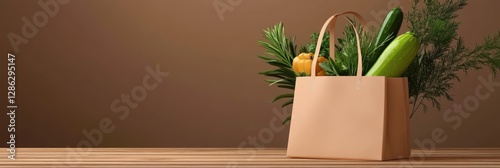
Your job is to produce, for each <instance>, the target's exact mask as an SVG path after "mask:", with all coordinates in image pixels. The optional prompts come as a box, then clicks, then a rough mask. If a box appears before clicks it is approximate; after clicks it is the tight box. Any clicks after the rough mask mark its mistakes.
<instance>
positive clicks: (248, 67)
mask: <svg viewBox="0 0 500 168" xmlns="http://www.w3.org/2000/svg"><path fill="white" fill-rule="evenodd" d="M219 1H220V2H223V3H224V4H228V2H227V1H225V0H219ZM37 2H38V1H35V0H31V1H14V0H2V1H1V2H0V6H1V7H2V10H0V11H1V15H0V21H1V23H0V25H1V26H0V35H2V36H3V38H1V40H0V46H1V49H0V50H1V52H0V54H1V55H7V52H14V49H13V47H12V46H11V45H10V43H9V40H8V38H7V37H6V35H7V34H8V33H9V32H12V33H15V34H18V35H22V26H23V22H22V18H23V17H25V16H26V17H27V18H28V19H29V20H32V16H33V15H34V14H35V13H36V12H38V11H41V10H42V8H41V7H40V6H39V5H38V4H37ZM43 2H45V1H43ZM213 2H215V1H214V0H147V1H139V0H120V1H118V0H108V1H100V0H87V1H70V2H69V3H67V4H65V5H60V6H59V7H60V10H59V12H58V13H57V14H56V15H55V16H54V17H50V18H49V20H48V23H47V24H46V25H45V26H43V27H41V28H38V33H37V34H36V35H35V36H34V37H33V38H28V39H27V40H28V43H26V44H21V45H19V52H17V53H16V56H17V57H16V58H17V59H16V61H17V97H18V98H17V101H18V105H19V109H18V112H17V115H16V119H17V123H16V131H17V134H16V138H17V139H16V140H17V146H18V147H65V146H77V144H78V143H82V142H83V141H85V140H89V138H88V137H86V136H85V135H84V134H83V133H82V131H84V132H85V131H90V132H92V131H94V132H93V133H95V131H96V130H95V129H98V128H99V122H100V121H109V120H110V121H112V124H113V127H114V130H112V131H110V132H109V133H104V134H103V136H102V139H101V140H102V141H96V142H95V144H93V146H94V147H95V146H99V147H237V146H238V145H240V144H242V142H243V144H242V145H246V146H247V147H251V146H252V145H248V144H245V142H248V143H250V141H249V139H248V138H250V139H253V137H257V140H256V141H257V142H258V143H259V144H260V145H264V146H266V147H284V146H286V142H287V135H288V126H287V127H285V128H282V127H278V128H275V126H274V125H273V126H270V122H271V123H273V124H278V122H279V121H278V120H280V119H277V120H276V118H277V115H275V114H273V109H276V110H278V111H281V112H283V110H281V109H280V108H279V104H272V103H270V100H271V99H272V98H273V96H275V95H277V94H278V93H282V92H283V91H282V90H280V89H277V88H274V87H267V85H266V83H265V82H263V79H265V78H264V77H263V76H260V75H258V74H257V72H259V71H263V70H266V69H269V68H270V67H269V66H267V65H265V64H264V63H263V61H262V60H260V59H258V58H257V57H256V55H257V54H263V53H264V50H263V49H262V48H261V47H259V46H258V45H257V43H256V41H257V40H262V39H263V38H262V36H261V30H262V29H264V28H266V27H269V26H272V25H274V24H275V23H277V22H279V21H283V22H284V23H285V27H286V33H287V34H288V35H294V36H297V42H298V44H304V43H306V42H308V41H309V39H308V36H309V34H310V33H311V32H314V31H318V30H319V28H320V26H321V25H322V23H323V21H324V20H325V19H326V18H327V17H328V16H330V15H331V14H333V13H335V12H340V11H345V10H355V11H358V12H360V13H361V14H362V15H363V16H365V17H366V19H368V20H373V21H375V22H372V23H371V24H377V22H376V20H377V17H381V18H383V17H384V15H385V12H384V11H383V10H387V9H390V7H391V6H392V5H393V3H401V5H402V7H403V10H406V9H409V6H408V5H409V1H407V0H400V1H398V0H378V1H365V0H352V1H347V0H342V1H341V0H335V1H334V0H332V1H327V0H318V1H305V0H301V1H285V0H273V1H265V0H243V1H241V3H240V4H237V3H236V4H235V6H234V7H231V9H232V10H230V11H227V12H225V13H224V14H223V19H222V20H221V18H219V17H218V15H217V13H216V10H215V9H214V6H213ZM234 2H238V1H234ZM388 6H389V7H388ZM498 6H500V1H496V0H474V1H471V2H470V5H469V6H468V7H467V8H466V9H465V10H463V11H462V12H461V14H460V17H459V20H460V21H461V22H462V26H461V29H460V34H461V35H462V36H463V37H464V38H465V40H466V41H467V45H468V46H471V47H472V46H473V45H474V44H476V43H478V42H480V41H481V39H482V37H484V36H486V35H488V34H493V33H495V32H496V31H498V29H499V28H500V22H496V21H494V20H492V18H498V16H500V15H499V13H498ZM378 12H381V14H382V15H380V16H377V15H376V13H378ZM374 13H375V15H374ZM488 18H490V20H488ZM1 58H2V59H0V63H1V65H2V66H5V64H6V59H5V57H4V56H2V57H1ZM157 65H158V66H160V70H161V71H165V72H168V73H169V76H168V77H165V78H163V82H162V83H160V84H159V85H158V86H157V87H156V88H155V89H153V90H151V91H147V95H146V98H145V99H144V100H143V101H140V102H138V103H137V107H136V108H131V107H127V106H126V105H125V104H124V103H119V104H118V106H119V107H122V108H128V109H129V110H130V113H129V115H128V116H126V117H124V118H123V120H121V119H120V116H122V114H123V113H122V112H118V113H115V112H113V111H112V109H111V105H112V103H113V102H114V101H115V100H117V99H118V100H117V101H118V102H119V99H120V97H121V95H122V94H130V93H131V91H133V90H135V89H137V88H139V87H140V86H142V81H143V78H144V77H145V76H147V75H148V74H149V73H148V71H146V69H145V68H146V67H147V66H150V67H152V68H153V69H154V68H155V66H157ZM2 69H3V68H2ZM488 74H490V72H489V71H486V70H485V71H480V72H473V73H470V74H469V75H468V76H467V77H464V78H463V79H464V80H463V82H462V83H458V84H456V86H455V89H454V91H453V95H455V98H456V101H455V102H447V101H443V102H442V103H443V110H442V111H441V112H439V111H436V110H431V111H429V112H428V113H423V112H419V113H418V114H417V115H416V116H415V117H414V118H413V119H412V120H411V122H412V124H411V126H412V128H411V131H412V138H413V139H414V140H417V141H418V142H420V141H423V142H428V143H429V142H431V141H430V140H429V138H431V137H432V131H433V130H435V129H439V128H441V129H443V130H444V131H445V132H446V135H447V140H446V141H445V142H442V143H437V142H434V141H432V143H436V145H437V146H439V147H468V146H475V147H500V143H499V142H500V134H499V133H500V127H499V125H498V119H499V118H500V111H499V110H500V107H499V106H498V101H499V100H500V94H499V91H498V90H500V87H496V88H494V89H496V91H494V92H492V93H491V96H490V97H489V98H488V99H486V100H481V101H480V104H479V107H478V108H477V110H476V111H474V112H471V115H470V117H468V118H464V119H463V120H462V121H463V122H462V123H461V125H460V126H459V127H458V129H456V130H454V129H452V128H451V126H452V125H453V124H455V122H450V123H447V122H445V121H443V112H444V111H445V110H447V109H449V108H451V107H452V106H453V104H454V103H457V104H463V102H464V100H465V99H466V98H467V97H469V96H471V95H474V93H475V88H476V87H477V86H478V85H480V84H481V83H480V82H479V80H478V79H477V78H478V77H480V76H482V77H485V78H486V77H487V76H488ZM0 76H1V78H2V80H3V79H6V78H7V77H6V70H5V69H3V70H2V73H1V75H0ZM494 81H500V78H495V79H494ZM150 82H151V83H153V82H154V79H151V80H150ZM6 87H7V85H6V82H1V83H0V88H6ZM134 88H135V89H134ZM1 93H2V94H1V95H6V94H5V93H6V91H5V89H2V90H1ZM1 102H2V107H1V108H4V107H5V106H6V103H5V102H7V101H6V97H5V96H1ZM286 111H287V112H290V111H291V110H290V109H287V110H286ZM3 116H4V117H5V115H3ZM4 117H2V119H1V123H0V126H1V127H7V123H6V122H7V120H6V119H5V118H4ZM107 119H109V120H107ZM271 128H273V129H271ZM1 130H3V131H1V132H0V133H1V134H0V141H1V142H6V141H7V139H6V138H7V137H6V135H7V132H6V130H5V129H4V128H2V129H1ZM270 130H275V131H276V132H272V133H271V134H266V133H270ZM94 135H96V134H94ZM259 135H261V136H263V137H260V138H261V140H259V138H258V137H259ZM94 138H99V137H98V136H94ZM262 140H264V141H262ZM413 142H415V141H413ZM2 144H3V146H5V143H2ZM414 145H417V144H414Z"/></svg>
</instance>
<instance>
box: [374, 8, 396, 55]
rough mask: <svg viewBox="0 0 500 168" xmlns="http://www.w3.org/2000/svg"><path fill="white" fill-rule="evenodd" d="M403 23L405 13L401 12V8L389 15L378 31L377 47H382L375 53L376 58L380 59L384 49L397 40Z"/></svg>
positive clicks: (390, 12) (393, 10)
mask: <svg viewBox="0 0 500 168" xmlns="http://www.w3.org/2000/svg"><path fill="white" fill-rule="evenodd" d="M402 23H403V12H402V11H401V8H399V7H396V8H394V9H392V10H391V11H389V13H387V16H385V19H384V22H383V23H382V25H381V26H380V29H379V30H378V33H377V37H375V46H380V47H378V48H376V49H375V51H374V56H375V57H376V58H378V57H379V56H380V54H382V52H383V51H384V49H385V48H386V47H387V46H388V45H389V44H390V43H391V42H392V40H394V38H396V36H397V35H398V32H399V29H400V28H401V24H402ZM384 42H385V43H384Z"/></svg>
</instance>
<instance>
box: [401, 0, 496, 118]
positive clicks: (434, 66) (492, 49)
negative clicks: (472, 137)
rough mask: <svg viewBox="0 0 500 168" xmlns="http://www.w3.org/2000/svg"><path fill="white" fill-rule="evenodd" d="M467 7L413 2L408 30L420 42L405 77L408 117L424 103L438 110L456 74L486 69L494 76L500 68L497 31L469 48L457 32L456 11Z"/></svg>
mask: <svg viewBox="0 0 500 168" xmlns="http://www.w3.org/2000/svg"><path fill="white" fill-rule="evenodd" d="M466 5H467V1H466V0H446V1H444V2H440V1H439V0H424V1H423V2H421V1H420V0H415V1H414V3H413V5H412V10H410V11H409V12H408V14H407V16H408V17H407V21H408V22H409V28H410V31H411V32H413V33H414V34H415V35H416V36H417V37H419V39H420V43H421V47H420V51H419V54H418V55H417V57H416V58H415V60H414V61H413V62H412V64H411V65H410V66H409V67H408V69H407V71H406V72H405V74H404V76H407V77H408V80H409V92H410V93H409V94H410V103H412V104H413V108H412V111H411V115H410V116H413V115H414V114H415V112H416V111H417V110H418V109H419V108H420V107H422V108H423V110H424V112H426V111H427V110H428V106H427V105H426V102H430V103H431V105H432V107H434V108H436V109H437V110H440V109H441V104H440V102H439V99H440V98H442V97H444V98H446V99H447V100H449V101H452V100H453V97H452V96H451V95H450V94H449V93H448V91H449V90H450V89H452V88H453V82H454V81H460V77H459V76H458V74H459V72H465V74H467V72H468V71H469V70H479V69H482V68H483V67H484V66H486V67H489V68H490V69H491V70H492V71H493V73H495V74H496V71H497V70H499V69H500V32H497V33H496V34H494V35H493V36H492V37H486V38H485V40H484V42H483V43H482V44H479V45H476V46H475V47H474V48H473V49H469V48H467V47H466V46H465V45H464V40H463V38H462V37H460V36H459V35H458V33H457V30H458V28H459V25H460V23H459V22H457V21H454V19H455V18H456V17H457V16H458V14H457V12H458V11H459V10H460V9H462V8H464V7H465V6H466Z"/></svg>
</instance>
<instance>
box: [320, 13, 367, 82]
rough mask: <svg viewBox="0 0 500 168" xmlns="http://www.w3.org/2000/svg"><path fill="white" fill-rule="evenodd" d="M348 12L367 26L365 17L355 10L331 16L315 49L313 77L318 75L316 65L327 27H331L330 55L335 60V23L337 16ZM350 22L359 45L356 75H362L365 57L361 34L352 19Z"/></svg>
mask: <svg viewBox="0 0 500 168" xmlns="http://www.w3.org/2000/svg"><path fill="white" fill-rule="evenodd" d="M346 14H352V15H354V16H356V18H358V19H359V20H360V21H361V25H362V26H363V27H365V25H366V22H365V20H364V19H363V17H362V16H361V15H360V14H358V13H356V12H353V11H347V12H341V13H337V14H335V15H333V16H331V17H330V18H328V20H326V22H325V24H323V27H322V28H321V31H320V32H319V36H318V42H317V43H316V50H315V51H314V58H313V61H312V66H311V72H312V73H311V77H315V76H316V73H315V72H316V66H315V65H316V63H317V62H318V56H319V50H320V48H321V43H322V42H323V36H324V35H325V30H326V27H330V56H331V57H332V59H333V60H335V36H334V34H335V31H334V30H335V23H336V21H337V16H341V15H346ZM349 22H350V23H351V25H352V26H353V28H354V33H355V34H356V43H357V46H358V70H357V74H356V76H358V77H361V76H362V72H363V61H362V59H363V57H362V55H361V45H360V41H359V34H358V30H357V29H356V26H355V25H354V24H353V23H352V22H351V21H349ZM328 25H329V26H328Z"/></svg>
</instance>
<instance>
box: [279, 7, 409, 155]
mask: <svg viewBox="0 0 500 168" xmlns="http://www.w3.org/2000/svg"><path fill="white" fill-rule="evenodd" d="M344 14H352V15H354V16H356V17H357V18H358V19H359V20H361V21H362V22H363V23H364V20H363V18H362V17H361V16H360V15H359V14H357V13H355V12H344V13H339V14H336V15H333V16H332V17H330V18H329V19H328V20H327V21H326V23H325V24H324V25H323V28H322V29H321V32H320V36H319V38H318V39H323V38H322V37H323V35H324V33H325V30H326V28H327V27H330V33H331V36H330V37H331V38H330V45H331V46H330V48H333V45H334V41H335V37H334V35H333V34H334V31H333V29H334V27H335V21H336V19H337V17H338V16H340V15H344ZM356 35H357V32H356ZM356 38H357V40H358V69H357V76H315V73H312V74H311V76H310V77H298V78H297V80H296V85H295V96H294V103H293V109H292V120H291V125H290V134H289V139H288V149H287V156H289V157H303V158H338V159H361V160H389V159H396V158H408V157H409V155H410V146H409V145H410V143H409V116H408V112H409V104H408V82H407V78H389V77H383V76H362V75H361V72H362V65H361V63H362V62H361V59H362V56H361V54H362V53H361V51H360V49H359V47H360V46H359V35H357V36H356ZM316 46H321V40H318V43H317V45H316ZM318 53H319V47H317V48H316V51H315V53H314V60H313V65H314V64H316V62H317V58H318ZM333 54H334V52H333V50H331V53H330V55H331V56H332V57H334V55H333ZM311 67H312V68H311V69H312V70H311V72H315V68H316V66H311Z"/></svg>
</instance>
